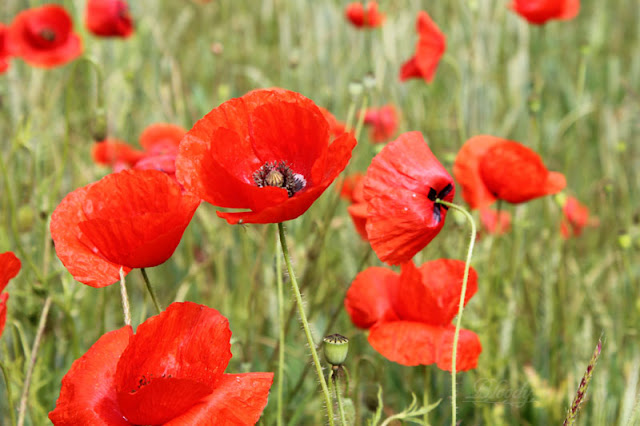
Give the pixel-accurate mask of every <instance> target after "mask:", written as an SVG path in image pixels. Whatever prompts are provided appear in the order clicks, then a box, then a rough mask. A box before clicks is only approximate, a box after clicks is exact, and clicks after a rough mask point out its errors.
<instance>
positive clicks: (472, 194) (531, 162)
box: [453, 135, 566, 209]
mask: <svg viewBox="0 0 640 426" xmlns="http://www.w3.org/2000/svg"><path fill="white" fill-rule="evenodd" d="M453 174H454V176H455V177H456V180H457V181H458V183H459V184H460V186H461V187H462V198H464V200H465V201H466V202H467V203H468V204H469V205H470V206H471V208H472V209H476V208H483V207H487V206H489V205H490V204H492V203H493V202H495V201H496V200H497V199H502V200H505V201H508V202H510V203H514V204H517V203H523V202H526V201H529V200H532V199H534V198H538V197H543V196H545V195H549V194H555V193H557V192H559V191H561V190H562V189H563V188H564V187H565V186H566V180H565V178H564V175H562V174H561V173H558V172H550V171H549V170H547V168H546V167H545V165H544V163H543V162H542V159H541V158H540V156H539V155H538V154H536V153H535V151H533V150H532V149H530V148H527V147H526V146H524V145H522V144H520V143H518V142H514V141H510V140H507V139H501V138H497V137H495V136H488V135H480V136H474V137H472V138H471V139H469V140H468V141H466V142H465V144H464V145H463V146H462V148H461V149H460V151H459V152H458V155H457V156H456V159H455V162H454V165H453Z"/></svg>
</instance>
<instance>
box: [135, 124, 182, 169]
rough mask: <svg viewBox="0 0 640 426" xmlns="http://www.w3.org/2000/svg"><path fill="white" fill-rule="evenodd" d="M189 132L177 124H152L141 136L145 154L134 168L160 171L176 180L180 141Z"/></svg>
mask: <svg viewBox="0 0 640 426" xmlns="http://www.w3.org/2000/svg"><path fill="white" fill-rule="evenodd" d="M186 133H187V130H186V129H184V128H182V127H180V126H176V125H175V124H167V123H156V124H152V125H150V126H149V127H147V128H146V129H144V131H143V132H142V134H141V135H140V145H142V147H143V148H144V149H145V154H144V157H143V158H142V159H140V161H138V162H137V163H136V164H135V166H134V168H135V169H139V170H159V171H161V172H164V173H166V174H168V175H169V176H171V177H172V178H174V179H175V175H176V156H177V155H178V146H179V145H180V141H181V140H182V138H183V137H184V135H185V134H186Z"/></svg>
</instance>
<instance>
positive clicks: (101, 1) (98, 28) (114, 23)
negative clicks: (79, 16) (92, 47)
mask: <svg viewBox="0 0 640 426" xmlns="http://www.w3.org/2000/svg"><path fill="white" fill-rule="evenodd" d="M85 24H86V26H87V29H88V30H89V31H90V32H92V33H93V34H95V35H97V36H102V37H123V38H126V37H129V36H130V35H131V34H132V33H133V19H132V18H131V14H130V13H129V5H128V3H127V2H126V1H125V0H88V1H87V8H86V11H85Z"/></svg>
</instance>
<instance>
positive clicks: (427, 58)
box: [400, 11, 447, 83]
mask: <svg viewBox="0 0 640 426" xmlns="http://www.w3.org/2000/svg"><path fill="white" fill-rule="evenodd" d="M416 29H417V31H418V43H417V44H416V53H415V54H414V55H413V56H412V57H411V58H410V59H409V60H408V61H407V62H405V63H404V64H403V65H402V68H401V69H400V81H405V80H408V79H410V78H422V79H424V81H426V82H427V83H431V82H432V81H433V78H434V76H435V75H436V69H437V68H438V62H440V58H441V57H442V55H444V51H445V49H446V48H447V42H446V38H445V36H444V34H442V31H440V28H438V26H437V25H436V24H435V22H433V20H432V19H431V17H430V16H429V14H428V13H427V12H425V11H420V12H418V19H417V21H416Z"/></svg>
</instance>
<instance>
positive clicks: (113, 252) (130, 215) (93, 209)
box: [51, 170, 200, 287]
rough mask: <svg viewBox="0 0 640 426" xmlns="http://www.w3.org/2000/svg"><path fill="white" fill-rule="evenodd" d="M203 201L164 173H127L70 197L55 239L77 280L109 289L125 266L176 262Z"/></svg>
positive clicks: (58, 213)
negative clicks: (188, 227)
mask: <svg viewBox="0 0 640 426" xmlns="http://www.w3.org/2000/svg"><path fill="white" fill-rule="evenodd" d="M199 202H200V200H199V199H197V198H196V197H194V196H193V195H191V194H188V193H183V192H182V189H181V188H180V186H179V185H178V184H177V183H176V182H175V181H174V180H172V179H171V178H170V177H169V176H167V175H166V174H164V173H162V172H159V171H156V170H124V171H122V172H119V173H113V174H110V175H107V176H105V177H104V178H102V179H101V180H99V181H98V182H95V183H92V184H90V185H87V186H85V187H83V188H79V189H76V190H75V191H73V192H71V193H70V194H68V195H67V196H66V197H65V198H64V199H63V200H62V202H61V203H60V204H59V205H58V207H56V209H55V210H54V212H53V214H52V216H51V237H52V238H53V241H54V243H55V247H56V253H57V255H58V257H59V258H60V260H61V261H62V263H63V264H64V266H65V267H66V268H67V269H68V270H69V272H70V273H71V275H73V277H74V278H75V279H76V280H77V281H80V282H81V283H84V284H87V285H90V286H92V287H104V286H107V285H110V284H113V283H114V282H116V281H118V280H119V278H120V275H119V271H120V267H123V268H124V272H125V273H128V272H129V271H130V270H131V269H132V268H146V267H151V266H156V265H159V264H161V263H163V262H165V261H166V260H167V259H168V258H169V257H171V255H172V254H173V252H174V251H175V249H176V247H177V246H178V243H179V242H180V239H181V238H182V234H183V233H184V230H185V228H186V227H187V225H188V224H189V222H190V220H191V217H192V216H193V213H194V212H195V210H196V208H197V207H198V205H199Z"/></svg>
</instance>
